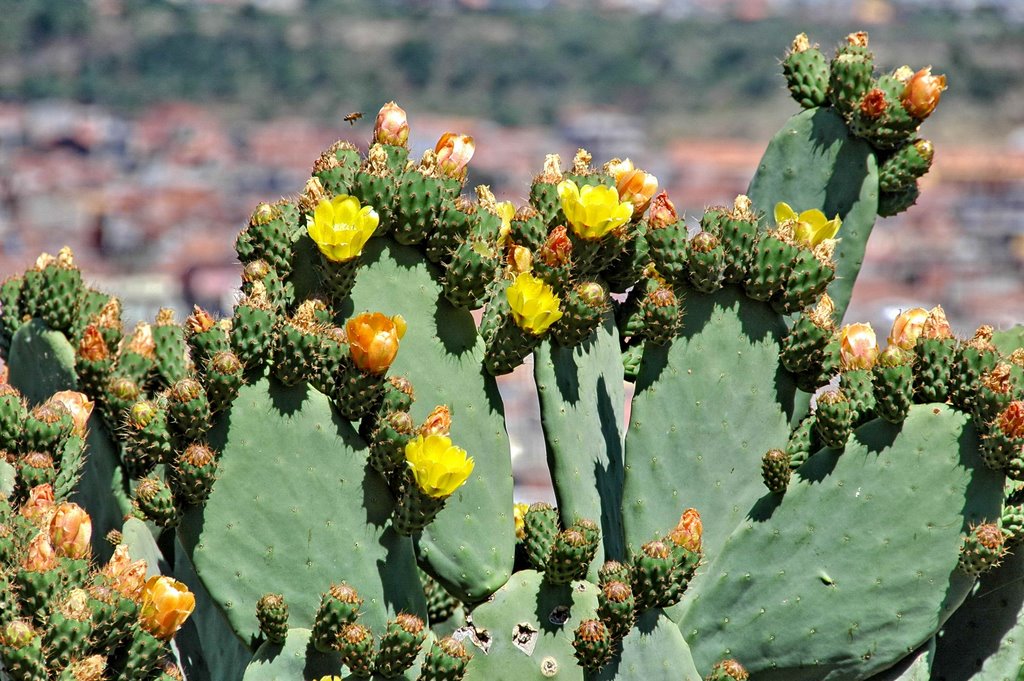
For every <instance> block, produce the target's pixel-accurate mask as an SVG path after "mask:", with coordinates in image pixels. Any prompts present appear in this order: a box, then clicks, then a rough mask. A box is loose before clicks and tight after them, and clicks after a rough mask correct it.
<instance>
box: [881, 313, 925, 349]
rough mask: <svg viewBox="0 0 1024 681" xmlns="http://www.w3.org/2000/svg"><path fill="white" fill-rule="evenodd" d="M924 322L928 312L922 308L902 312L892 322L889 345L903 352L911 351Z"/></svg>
mask: <svg viewBox="0 0 1024 681" xmlns="http://www.w3.org/2000/svg"><path fill="white" fill-rule="evenodd" d="M926 321H928V310H926V309H924V308H923V307H915V308H911V309H909V310H904V311H903V312H901V313H900V314H899V316H898V317H896V319H894V320H893V322H892V331H891V332H889V345H895V346H896V347H899V348H902V349H904V350H913V349H914V345H916V344H917V339H918V337H919V336H920V335H921V332H922V331H923V330H924V323H925V322H926Z"/></svg>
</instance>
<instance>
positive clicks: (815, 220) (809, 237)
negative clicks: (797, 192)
mask: <svg viewBox="0 0 1024 681" xmlns="http://www.w3.org/2000/svg"><path fill="white" fill-rule="evenodd" d="M784 222H789V223H792V224H793V236H794V238H795V239H796V240H797V242H798V243H800V244H802V245H804V246H806V247H808V248H815V247H816V246H818V244H820V243H821V242H822V241H824V240H825V239H834V238H835V236H836V234H837V233H838V232H839V227H840V226H842V224H843V223H842V220H840V219H839V216H838V215H836V216H835V217H834V218H832V219H831V220H829V219H828V218H826V217H825V214H824V213H822V212H821V211H820V210H818V209H817V208H812V209H811V210H805V211H804V212H802V213H800V214H799V215H797V213H796V211H795V210H793V209H792V208H790V206H789V204H788V203H784V202H782V201H779V202H778V203H777V204H775V224H776V225H781V224H782V223H784Z"/></svg>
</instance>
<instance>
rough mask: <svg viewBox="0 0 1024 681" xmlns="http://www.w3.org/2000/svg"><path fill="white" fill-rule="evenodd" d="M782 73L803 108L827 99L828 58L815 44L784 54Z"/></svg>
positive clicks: (791, 92)
mask: <svg viewBox="0 0 1024 681" xmlns="http://www.w3.org/2000/svg"><path fill="white" fill-rule="evenodd" d="M782 73H783V75H784V76H785V77H786V85H787V87H789V92H790V94H792V95H793V99H795V100H796V101H797V103H798V104H799V105H800V106H802V107H803V108H805V109H810V108H813V107H816V106H821V105H822V104H824V103H825V102H826V101H827V100H828V76H829V68H828V60H827V59H826V58H825V55H824V54H822V53H821V50H819V49H818V47H817V46H813V47H810V48H808V49H806V50H803V51H801V52H790V53H789V54H788V55H786V58H785V59H783V60H782Z"/></svg>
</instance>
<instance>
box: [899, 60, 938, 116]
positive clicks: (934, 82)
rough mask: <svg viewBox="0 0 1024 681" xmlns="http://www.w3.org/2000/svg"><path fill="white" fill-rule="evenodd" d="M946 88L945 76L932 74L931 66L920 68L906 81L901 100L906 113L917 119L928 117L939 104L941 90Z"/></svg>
mask: <svg viewBox="0 0 1024 681" xmlns="http://www.w3.org/2000/svg"><path fill="white" fill-rule="evenodd" d="M945 89H946V77H945V76H943V75H938V76H933V75H932V67H930V66H928V67H926V68H923V69H921V70H920V71H918V72H917V73H915V74H914V75H913V76H911V78H910V80H909V81H907V85H906V87H904V88H903V97H902V98H901V101H902V103H903V108H904V109H906V111H907V113H909V114H910V115H911V116H913V117H914V118H917V119H921V120H923V119H925V118H928V116H929V115H931V113H932V112H933V111H935V107H936V106H938V105H939V99H940V98H941V97H942V91H943V90H945Z"/></svg>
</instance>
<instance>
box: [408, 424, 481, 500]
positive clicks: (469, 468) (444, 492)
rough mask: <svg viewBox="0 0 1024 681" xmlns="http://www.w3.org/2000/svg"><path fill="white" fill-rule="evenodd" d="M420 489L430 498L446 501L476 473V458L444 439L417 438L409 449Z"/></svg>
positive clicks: (440, 436) (414, 475) (438, 436)
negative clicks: (471, 474)
mask: <svg viewBox="0 0 1024 681" xmlns="http://www.w3.org/2000/svg"><path fill="white" fill-rule="evenodd" d="M405 460H406V461H407V462H408V464H409V468H410V470H412V475H413V477H414V478H415V479H416V485H417V486H418V487H419V488H420V490H422V491H423V493H424V494H426V495H427V496H431V497H435V498H439V499H441V498H444V497H448V496H451V494H452V493H453V492H454V491H455V490H457V489H458V488H459V487H461V486H462V483H464V482H466V479H467V478H469V474H470V473H472V472H473V465H474V462H473V457H471V456H466V450H465V449H462V448H461V447H456V446H455V445H453V444H452V441H451V439H450V438H448V437H445V436H444V435H428V436H426V437H423V436H422V435H417V436H416V437H415V438H413V439H412V440H411V441H410V442H409V444H407V445H406V446H405Z"/></svg>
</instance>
